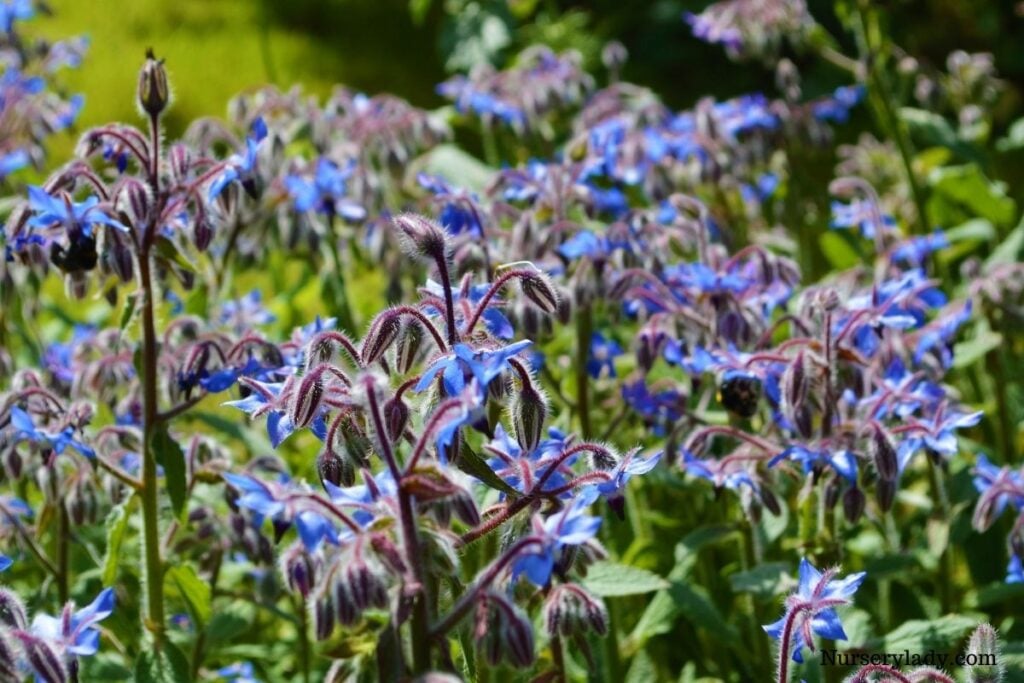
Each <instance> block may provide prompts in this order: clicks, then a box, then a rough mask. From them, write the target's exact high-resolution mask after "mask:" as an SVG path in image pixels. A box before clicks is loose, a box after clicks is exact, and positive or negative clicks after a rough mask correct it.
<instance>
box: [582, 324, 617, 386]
mask: <svg viewBox="0 0 1024 683" xmlns="http://www.w3.org/2000/svg"><path fill="white" fill-rule="evenodd" d="M621 355H622V347H621V346H619V344H618V342H616V341H615V340H614V339H608V338H606V337H605V336H604V335H603V334H601V333H600V332H594V333H593V334H591V335H590V353H588V354H587V374H588V375H590V376H591V377H593V378H594V379H597V378H599V377H602V376H604V375H605V374H607V376H608V377H615V359H616V358H617V357H619V356H621Z"/></svg>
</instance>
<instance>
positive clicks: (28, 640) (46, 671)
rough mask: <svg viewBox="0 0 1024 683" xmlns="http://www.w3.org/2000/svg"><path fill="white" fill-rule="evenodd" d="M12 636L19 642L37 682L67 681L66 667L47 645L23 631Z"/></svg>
mask: <svg viewBox="0 0 1024 683" xmlns="http://www.w3.org/2000/svg"><path fill="white" fill-rule="evenodd" d="M14 635H15V636H16V637H17V638H18V640H20V641H21V647H22V650H23V651H24V654H25V659H26V660H28V665H29V666H30V667H32V670H33V671H34V672H35V675H36V677H37V679H38V680H42V681H46V683H65V682H66V681H67V680H68V670H67V667H65V666H64V662H63V660H62V659H61V657H60V656H58V654H57V653H56V652H54V650H53V648H52V647H50V644H49V643H47V642H46V641H45V640H42V639H41V638H36V637H35V636H33V635H31V634H29V633H26V632H25V631H16V632H15V634H14Z"/></svg>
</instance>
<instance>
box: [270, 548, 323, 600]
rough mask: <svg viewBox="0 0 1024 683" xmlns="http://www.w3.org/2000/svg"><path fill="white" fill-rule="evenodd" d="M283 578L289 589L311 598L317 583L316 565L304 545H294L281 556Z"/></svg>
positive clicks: (303, 596) (304, 597)
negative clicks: (310, 595)
mask: <svg viewBox="0 0 1024 683" xmlns="http://www.w3.org/2000/svg"><path fill="white" fill-rule="evenodd" d="M279 566H280V569H281V576H283V577H284V582H285V584H287V586H288V588H290V589H291V590H292V591H294V592H296V593H298V594H299V595H301V596H302V598H303V600H305V599H306V598H308V597H309V594H310V593H311V592H312V590H313V585H314V584H315V583H316V564H315V562H314V561H313V558H312V557H311V556H310V554H309V553H308V552H306V548H305V546H304V545H303V544H302V543H295V544H293V545H292V546H291V547H290V548H288V550H286V551H285V552H284V553H283V554H282V555H281V561H280V564H279Z"/></svg>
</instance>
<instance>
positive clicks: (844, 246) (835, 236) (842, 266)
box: [818, 230, 861, 270]
mask: <svg viewBox="0 0 1024 683" xmlns="http://www.w3.org/2000/svg"><path fill="white" fill-rule="evenodd" d="M818 244H819V245H820V246H821V253H823V254H824V255H825V259H826V260H827V261H828V262H829V265H831V266H832V268H834V269H835V270H846V269H847V268H852V267H853V266H855V265H857V264H858V263H860V261H861V258H860V255H859V254H857V250H856V249H854V248H853V245H852V244H850V242H849V241H848V240H847V239H846V238H845V237H843V235H841V234H839V233H838V232H836V231H834V230H829V231H828V232H823V233H821V236H820V237H819V238H818Z"/></svg>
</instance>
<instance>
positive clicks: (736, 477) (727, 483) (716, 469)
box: [683, 451, 760, 493]
mask: <svg viewBox="0 0 1024 683" xmlns="http://www.w3.org/2000/svg"><path fill="white" fill-rule="evenodd" d="M683 469H684V470H685V471H687V472H689V473H690V474H692V475H694V476H696V477H700V478H701V479H707V480H708V481H710V482H711V483H712V484H713V485H714V487H715V488H716V489H717V488H722V487H725V488H727V489H730V490H732V491H736V492H737V493H739V491H740V490H741V489H742V488H743V487H744V486H747V487H749V488H750V489H751V490H752V491H754V492H755V493H756V492H758V491H759V490H760V487H759V486H758V485H757V482H755V481H754V479H753V477H751V476H750V472H748V471H747V469H746V466H745V465H744V463H742V462H740V461H739V460H716V459H714V458H705V459H703V460H702V459H700V458H698V457H697V456H696V455H694V454H693V453H691V452H689V451H684V452H683Z"/></svg>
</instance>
